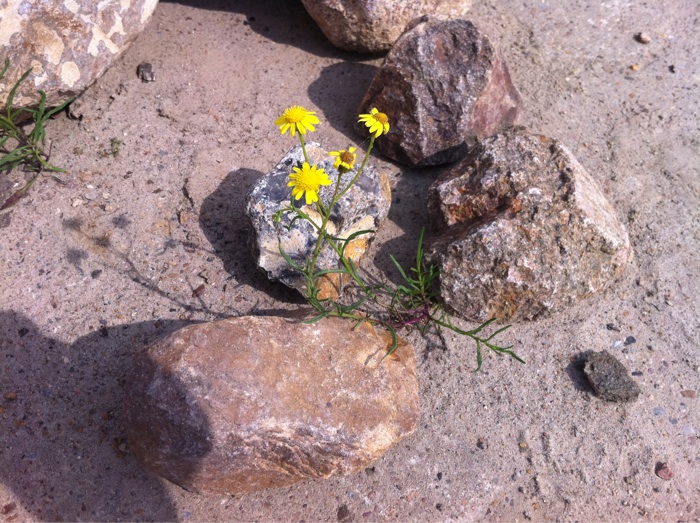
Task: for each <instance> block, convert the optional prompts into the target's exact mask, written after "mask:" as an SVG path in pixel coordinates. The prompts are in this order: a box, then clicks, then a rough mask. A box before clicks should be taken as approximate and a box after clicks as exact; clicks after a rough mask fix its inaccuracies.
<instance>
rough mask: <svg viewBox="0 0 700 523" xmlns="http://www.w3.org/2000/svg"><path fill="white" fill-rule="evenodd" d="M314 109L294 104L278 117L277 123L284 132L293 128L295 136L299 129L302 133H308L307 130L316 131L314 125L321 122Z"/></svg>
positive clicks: (292, 132)
mask: <svg viewBox="0 0 700 523" xmlns="http://www.w3.org/2000/svg"><path fill="white" fill-rule="evenodd" d="M315 115H316V113H315V112H313V111H307V110H306V109H304V108H303V107H302V106H301V105H293V106H291V107H288V108H287V109H285V110H284V112H283V113H282V116H280V117H279V118H277V120H276V121H275V125H278V126H279V128H280V132H281V133H282V134H284V133H286V132H287V131H288V130H290V129H291V135H292V136H294V135H295V133H296V132H297V131H299V132H300V133H301V134H306V131H307V130H308V131H311V132H314V131H315V130H316V129H314V125H316V124H318V123H319V120H318V118H317V117H316V116H315Z"/></svg>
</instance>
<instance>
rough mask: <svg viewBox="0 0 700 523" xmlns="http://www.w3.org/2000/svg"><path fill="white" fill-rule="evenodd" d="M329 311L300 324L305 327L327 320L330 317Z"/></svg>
mask: <svg viewBox="0 0 700 523" xmlns="http://www.w3.org/2000/svg"><path fill="white" fill-rule="evenodd" d="M330 314H331V311H326V312H324V313H323V314H319V315H318V316H314V317H313V318H309V319H308V320H304V321H302V323H305V324H306V325H312V324H314V323H316V322H319V321H321V320H323V319H325V318H328V316H330Z"/></svg>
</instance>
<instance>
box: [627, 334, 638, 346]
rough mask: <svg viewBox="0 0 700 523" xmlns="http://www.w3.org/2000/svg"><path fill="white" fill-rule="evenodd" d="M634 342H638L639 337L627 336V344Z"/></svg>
mask: <svg viewBox="0 0 700 523" xmlns="http://www.w3.org/2000/svg"><path fill="white" fill-rule="evenodd" d="M633 343H637V338H635V337H634V336H627V337H626V338H625V345H632V344H633Z"/></svg>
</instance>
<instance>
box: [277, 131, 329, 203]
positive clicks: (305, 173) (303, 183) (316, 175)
mask: <svg viewBox="0 0 700 523" xmlns="http://www.w3.org/2000/svg"><path fill="white" fill-rule="evenodd" d="M299 132H301V131H299ZM293 171H294V172H292V173H291V174H290V175H289V183H287V186H288V187H291V188H292V197H294V198H295V199H296V200H299V199H301V197H302V195H306V205H311V204H312V203H313V202H316V201H318V192H319V190H320V189H321V186H322V185H330V184H331V180H330V178H328V175H327V174H326V173H325V172H324V170H323V169H319V168H318V167H317V166H316V165H314V166H310V165H309V164H308V163H307V162H304V163H303V164H302V166H301V168H299V167H293Z"/></svg>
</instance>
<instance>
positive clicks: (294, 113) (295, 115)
mask: <svg viewBox="0 0 700 523" xmlns="http://www.w3.org/2000/svg"><path fill="white" fill-rule="evenodd" d="M305 116H306V109H304V108H303V107H298V106H295V107H290V108H289V110H288V111H287V114H286V119H287V121H288V122H289V123H299V122H301V121H302V120H303V119H304V117H305Z"/></svg>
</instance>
